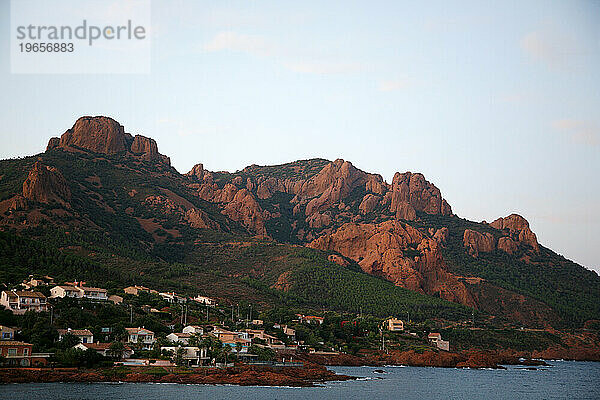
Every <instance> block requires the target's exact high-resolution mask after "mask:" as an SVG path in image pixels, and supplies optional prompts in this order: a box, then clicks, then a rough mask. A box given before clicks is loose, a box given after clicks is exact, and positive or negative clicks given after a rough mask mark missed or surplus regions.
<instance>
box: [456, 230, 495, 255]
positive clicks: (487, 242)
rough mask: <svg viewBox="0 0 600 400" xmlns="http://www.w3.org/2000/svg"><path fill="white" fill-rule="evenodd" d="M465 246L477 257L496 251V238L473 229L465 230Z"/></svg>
mask: <svg viewBox="0 0 600 400" xmlns="http://www.w3.org/2000/svg"><path fill="white" fill-rule="evenodd" d="M463 244H464V246H465V247H466V248H467V249H468V252H469V254H470V255H472V256H473V257H477V256H478V255H479V253H480V252H483V253H489V252H491V251H493V250H494V249H495V241H494V236H492V235H491V234H489V233H487V232H486V233H480V232H477V231H474V230H471V229H465V233H464V235H463Z"/></svg>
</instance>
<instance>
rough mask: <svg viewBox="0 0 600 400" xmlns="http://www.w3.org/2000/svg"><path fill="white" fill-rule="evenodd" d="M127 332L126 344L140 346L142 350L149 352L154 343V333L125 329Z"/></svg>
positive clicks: (143, 329)
mask: <svg viewBox="0 0 600 400" xmlns="http://www.w3.org/2000/svg"><path fill="white" fill-rule="evenodd" d="M125 330H126V331H127V343H133V344H137V345H138V346H140V347H141V348H142V349H143V350H151V349H152V346H153V345H154V343H155V342H156V338H155V337H154V332H152V331H151V330H148V329H145V328H125Z"/></svg>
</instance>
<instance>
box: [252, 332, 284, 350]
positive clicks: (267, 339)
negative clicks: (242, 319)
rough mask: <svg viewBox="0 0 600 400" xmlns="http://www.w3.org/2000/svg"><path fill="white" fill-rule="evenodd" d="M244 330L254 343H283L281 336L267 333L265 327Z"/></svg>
mask: <svg viewBox="0 0 600 400" xmlns="http://www.w3.org/2000/svg"><path fill="white" fill-rule="evenodd" d="M244 332H245V333H246V337H247V338H248V340H250V341H252V343H255V342H258V344H262V343H260V342H264V343H265V345H266V346H268V347H272V346H282V345H283V342H282V341H281V340H279V338H277V337H275V336H273V335H269V334H268V333H265V331H264V329H246V330H245V331H244ZM256 339H258V341H257V340H256Z"/></svg>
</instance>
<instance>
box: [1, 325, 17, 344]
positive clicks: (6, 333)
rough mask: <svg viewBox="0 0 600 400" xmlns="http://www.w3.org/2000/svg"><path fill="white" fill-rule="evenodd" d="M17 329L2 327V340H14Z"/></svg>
mask: <svg viewBox="0 0 600 400" xmlns="http://www.w3.org/2000/svg"><path fill="white" fill-rule="evenodd" d="M14 339H15V328H11V327H9V326H4V325H0V340H14Z"/></svg>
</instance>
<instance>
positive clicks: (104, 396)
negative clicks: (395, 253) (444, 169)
mask: <svg viewBox="0 0 600 400" xmlns="http://www.w3.org/2000/svg"><path fill="white" fill-rule="evenodd" d="M548 363H549V364H550V366H547V367H536V369H534V370H533V369H527V368H525V367H522V366H506V368H507V369H505V370H495V369H455V368H419V367H402V366H386V367H331V368H330V369H331V370H333V371H335V372H337V373H340V374H345V375H352V376H355V377H357V379H356V380H352V381H344V382H328V383H324V384H320V385H318V386H316V387H304V388H296V387H263V386H232V385H182V384H156V383H27V384H5V385H0V399H10V400H20V399H23V400H38V399H40V400H42V399H43V400H46V399H64V400H71V399H73V400H75V399H77V400H119V399H127V400H129V399H143V400H159V399H160V400H165V399H175V400H188V399H189V400H192V399H194V400H195V399H282V400H293V399H343V400H351V399H367V400H373V399H427V400H431V399H486V400H495V399H596V400H597V399H600V363H598V362H578V361H561V360H555V361H549V362H548Z"/></svg>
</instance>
